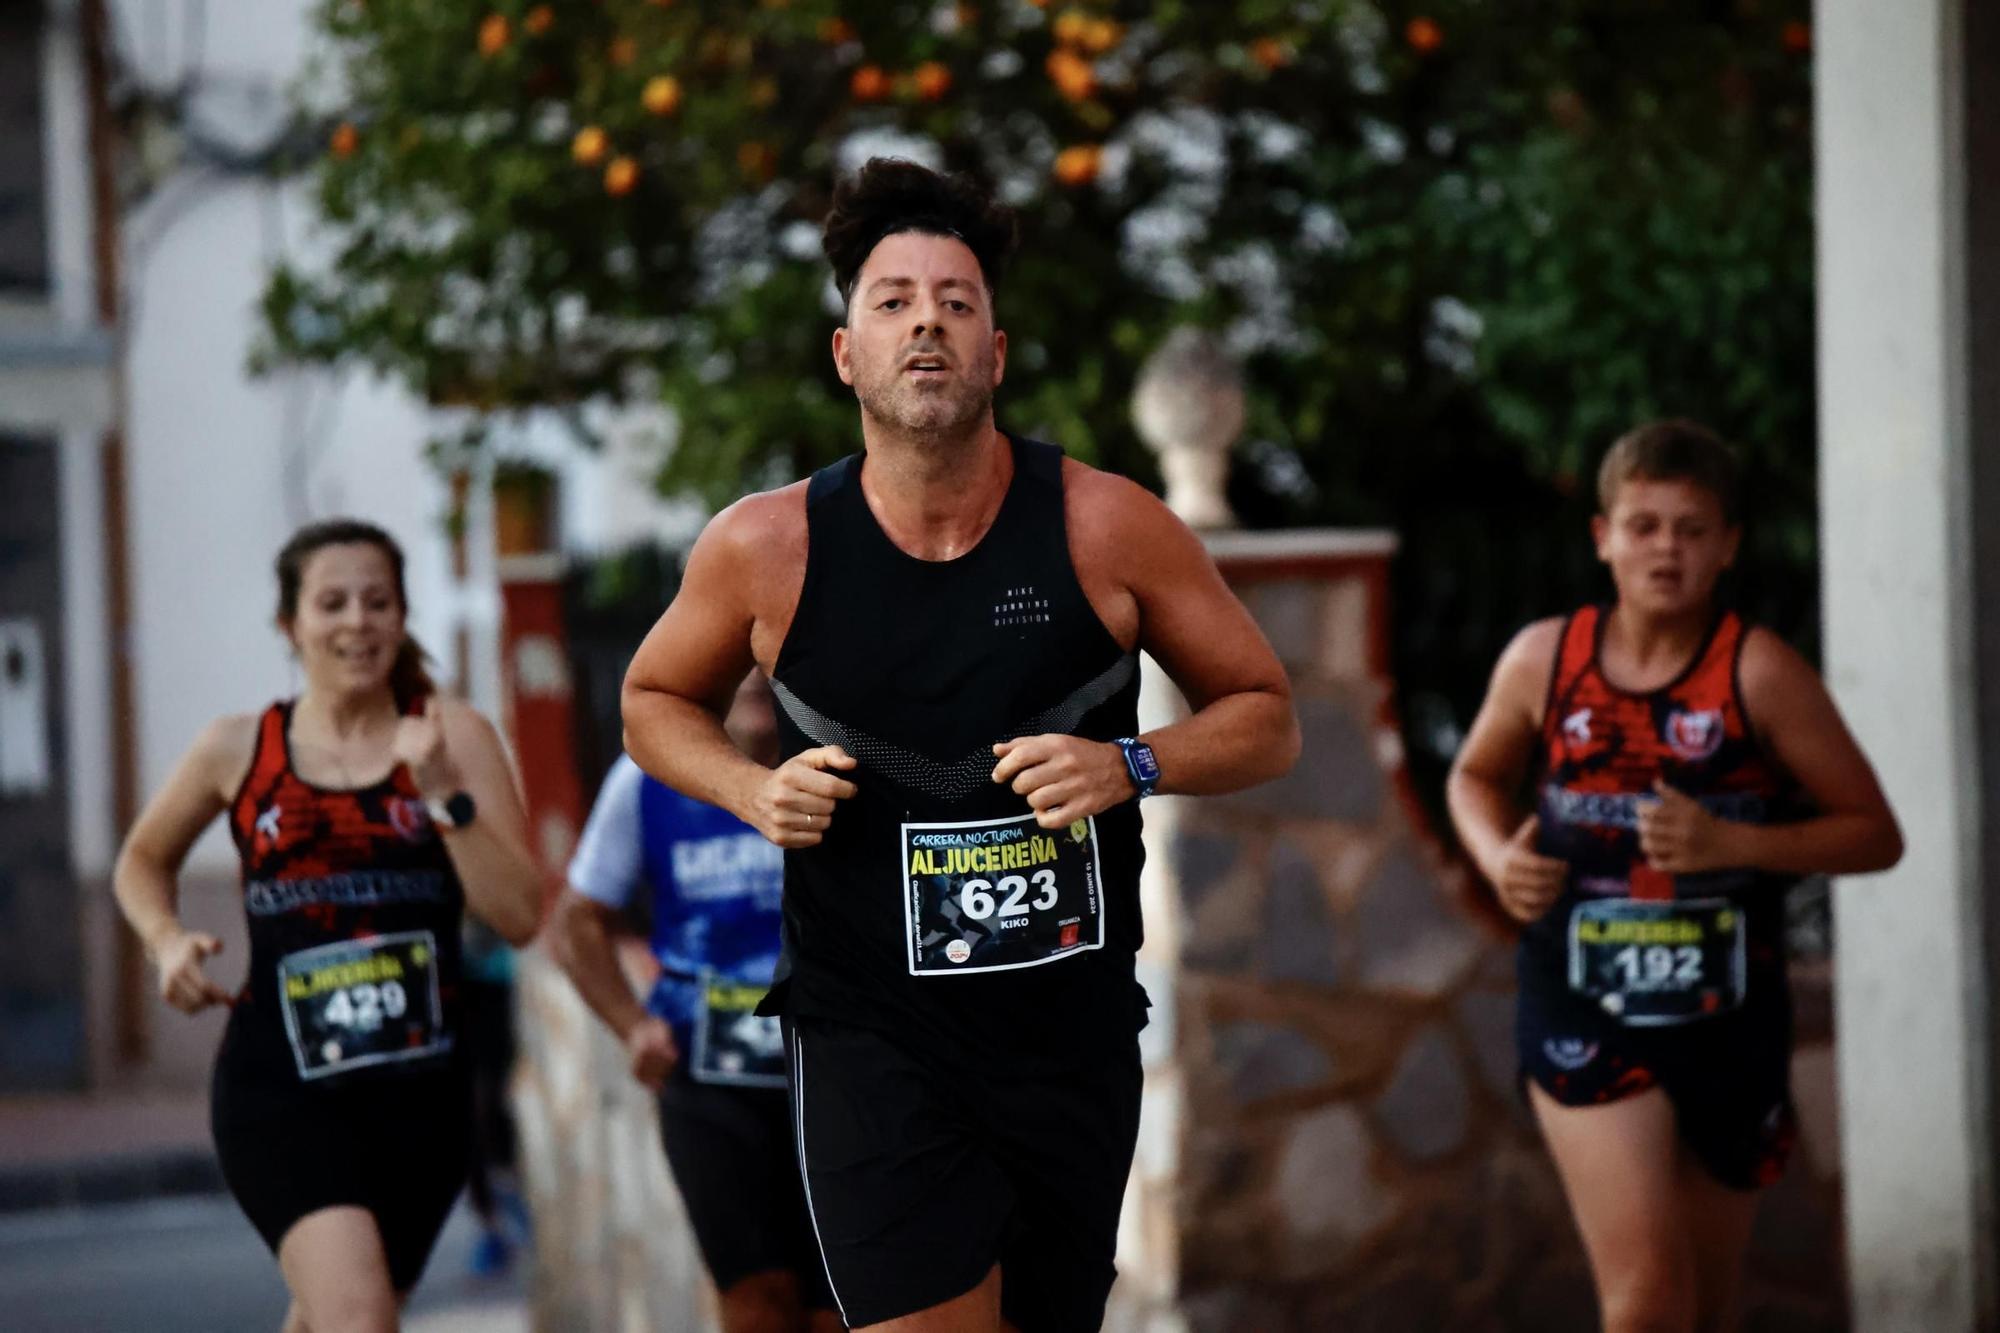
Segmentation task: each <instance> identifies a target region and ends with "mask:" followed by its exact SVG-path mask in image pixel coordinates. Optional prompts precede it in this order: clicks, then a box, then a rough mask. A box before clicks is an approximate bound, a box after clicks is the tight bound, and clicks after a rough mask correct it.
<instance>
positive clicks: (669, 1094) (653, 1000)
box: [551, 672, 845, 1333]
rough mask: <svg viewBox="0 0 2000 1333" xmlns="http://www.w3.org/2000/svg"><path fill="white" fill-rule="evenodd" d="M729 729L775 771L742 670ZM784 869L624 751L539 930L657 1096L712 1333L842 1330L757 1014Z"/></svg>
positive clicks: (768, 1029)
mask: <svg viewBox="0 0 2000 1333" xmlns="http://www.w3.org/2000/svg"><path fill="white" fill-rule="evenodd" d="M725 726H726V729H727V731H728V733H729V735H730V737H731V738H732V739H733V740H734V741H735V743H736V744H737V745H739V746H740V747H741V748H742V750H743V752H744V753H745V754H747V755H750V756H752V757H753V758H755V759H757V760H758V761H759V762H761V763H774V762H776V760H777V757H778V731H777V722H776V719H775V718H774V717H773V715H772V711H771V692H770V689H769V688H768V687H767V686H766V685H765V684H764V678H763V676H762V675H761V674H758V673H755V672H752V673H751V674H749V675H748V676H746V677H744V679H743V683H742V685H741V686H740V687H739V689H738V690H737V693H736V699H735V702H734V705H733V706H732V707H731V708H730V711H729V716H728V719H727V721H726V723H725ZM783 858H784V854H783V853H782V852H780V851H779V850H778V849H777V848H775V847H773V846H772V845H771V844H770V843H769V842H766V841H765V840H764V838H763V837H762V836H760V835H759V834H758V833H757V831H756V830H754V829H752V828H750V827H749V826H748V825H746V824H744V823H743V822H742V821H741V820H739V819H737V818H736V816H734V815H732V814H730V813H729V812H728V811H726V810H717V809H715V808H714V807H713V806H708V805H703V804H702V803H701V802H699V801H693V800H690V799H688V798H687V797H685V796H683V795H681V794H680V793H679V792H676V791H673V790H671V789H670V788H667V787H663V786H661V785H660V784H659V783H658V782H657V781H655V780H654V779H652V778H649V777H647V776H646V775H645V774H644V773H642V772H640V771H639V768H638V766H637V765H636V764H634V763H633V762H632V761H631V760H630V759H628V758H625V757H623V756H620V757H619V759H618V762H617V763H616V764H614V765H613V766H612V769H611V772H610V774H609V775H608V776H606V778H605V779H604V786H603V788H602V789H601V790H600V791H599V793H598V797H597V804H596V805H595V806H594V807H592V809H591V812H590V820H589V822H588V823H587V824H586V825H585V826H584V831H583V839H582V841H581V842H579V843H578V845H577V849H576V856H575V857H574V858H573V859H572V860H571V861H570V865H569V885H570V886H569V890H568V891H567V892H566V893H564V895H563V897H562V900H561V902H560V904H559V905H558V907H557V909H556V916H555V922H554V931H553V933H552V937H551V938H552V941H553V943H554V945H555V951H556V956H557V957H558V959H559V960H560V961H561V963H562V966H563V970H564V971H566V972H567V973H569V975H570V979H571V980H572V981H574V982H575V983H576V988H577V991H578V993H579V994H581V995H582V996H583V998H584V1002H585V1003H587V1004H588V1005H589V1006H590V1007H591V1009H592V1010H594V1011H595V1012H596V1014H597V1016H598V1017H599V1018H601V1019H603V1020H604V1022H605V1025H606V1026H608V1027H609V1028H610V1029H611V1030H612V1031H613V1032H615V1033H616V1034H617V1035H618V1039H619V1041H620V1042H621V1043H622V1044H623V1045H624V1047H625V1050H626V1052H627V1054H628V1056H629V1057H630V1060H631V1065H632V1074H633V1077H635V1078H637V1079H638V1080H639V1081H640V1082H642V1083H644V1084H645V1085H646V1086H648V1087H650V1088H652V1089H654V1090H655V1091H656V1092H658V1093H659V1094H660V1138H661V1140H662V1142H663V1143H664V1144H665V1146H666V1153H667V1164H668V1166H669V1167H671V1168H672V1170H673V1174H674V1182H675V1184H676V1185H677V1186H678V1187H679V1188H680V1192H681V1199H682V1201H683V1202H684V1203H685V1204H686V1205H687V1212H688V1220H689V1222H690V1223H691V1224H692V1226H693V1227H694V1234H695V1241H696V1243H697V1244H698V1245H699V1246H700V1247H701V1255H702V1260H703V1262H705V1263H706V1264H707V1265H708V1272H709V1276H710V1277H711V1278H713V1279H714V1281H715V1287H716V1290H717V1292H718V1293H719V1294H720V1304H721V1309H722V1327H723V1333H806V1330H813V1331H814V1333H829V1331H831V1330H838V1329H840V1328H843V1327H845V1326H844V1325H843V1324H841V1322H840V1320H839V1318H838V1316H836V1315H835V1314H834V1312H833V1307H832V1301H831V1300H830V1299H829V1297H828V1295H827V1291H826V1278H825V1271H824V1269H823V1267H822V1265H821V1264H820V1259H819V1252H818V1248H817V1247H816V1246H815V1244H814V1242H813V1237H812V1229H811V1224H810V1222H809V1221H808V1220H807V1218H806V1208H805V1195H804V1192H803V1191H802V1190H801V1188H800V1184H799V1173H798V1155H797V1149H796V1148H795V1147H794V1146H793V1138H792V1116H791V1108H790V1106H789V1105H788V1104H787V1102H786V1100H785V1059H784V1048H783V1042H782V1039H781V1037H780V1036H779V1033H778V1025H777V1023H776V1022H775V1021H774V1020H772V1019H768V1018H759V1017H758V1016H757V1015H756V1014H755V1013H753V1012H752V1010H753V1009H754V1008H755V1007H756V1004H757V1002H758V1001H759V1000H761V999H762V998H763V997H764V992H765V991H766V989H768V988H769V986H770V984H771V969H772V967H773V966H774V965H775V964H776V962H777V959H778V904H779V899H780V896H781V894H782V891H783V888H784V859H783ZM642 883H643V884H645V885H647V886H649V887H650V888H651V890H652V897H651V908H652V911H651V914H650V915H651V919H652V920H651V925H652V944H653V956H654V958H655V960H656V961H657V962H658V964H659V968H660V974H659V977H658V979H657V980H656V981H655V982H654V985H653V987H652V991H651V993H650V995H649V996H648V999H647V1003H646V1004H644V1005H641V1004H640V1002H639V1000H638V998H637V997H636V996H635V995H634V994H633V993H632V987H631V985H630V984H629V983H628V982H627V981H626V979H625V974H624V972H623V970H622V969H621V968H620V966H619V962H618V957H617V952H616V949H615V946H614V944H613V935H614V934H615V933H616V932H617V931H618V930H619V929H620V925H619V923H618V921H617V920H616V918H617V916H618V914H619V913H621V912H623V911H624V910H625V908H626V907H627V906H628V905H629V904H630V903H631V901H632V898H633V895H634V893H635V891H636V890H637V889H638V888H639V886H640V885H641V884H642Z"/></svg>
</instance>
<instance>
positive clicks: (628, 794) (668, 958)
mask: <svg viewBox="0 0 2000 1333" xmlns="http://www.w3.org/2000/svg"><path fill="white" fill-rule="evenodd" d="M569 882H570V887H572V888H574V889H575V890H576V891H577V892H578V893H580V894H582V895H583V896H584V897H586V898H589V899H591V900H593V901H595V902H600V903H603V904H604V905H605V906H607V907H613V908H620V909H622V908H624V907H626V906H627V905H628V904H629V903H630V902H631V901H632V895H633V893H635V892H636V891H637V890H638V888H639V887H640V885H642V884H643V885H645V886H647V887H649V888H651V890H652V893H653V936H652V945H653V954H654V956H655V957H656V958H658V959H659V960H660V967H661V969H662V971H661V975H660V980H659V983H658V984H657V985H655V986H654V988H653V993H652V995H651V996H650V997H649V999H648V1001H647V1007H648V1008H649V1009H651V1010H652V1012H654V1013H656V1014H658V1015H659V1016H660V1017H662V1018H664V1019H666V1020H667V1022H668V1023H669V1024H670V1025H671V1026H672V1027H673V1030H674V1040H675V1041H676V1042H679V1043H680V1044H681V1049H682V1050H683V1051H686V1050H688V1049H689V1045H688V1043H689V1041H690V1039H691V1029H692V1026H693V1024H694V1021H695V1017H696V1015H697V1013H698V1012H699V1010H700V1005H701V993H700V979H701V978H702V976H703V975H705V974H706V975H710V976H714V977H716V978H718V979H721V980H727V981H735V982H742V983H744V984H747V985H755V986H769V985H770V984H771V972H772V969H773V968H775V967H776V966H777V961H778V932H779V921H780V907H781V905H782V902H783V897H784V886H785V854H784V852H783V851H782V850H781V849H779V848H778V847H775V846H773V845H772V844H771V843H770V842H768V841H766V840H765V838H764V836H763V835H762V834H760V833H758V832H757V831H756V830H755V829H753V828H751V827H750V826H749V825H748V824H745V823H744V822H743V821H742V820H740V819H738V818H737V817H736V816H734V815H732V814H730V813H729V812H728V811H726V810H719V809H717V808H715V807H714V806H711V805H704V804H702V803H701V802H700V801H697V800H694V799H692V798H690V797H687V796H683V795H681V794H680V793H679V792H677V791H675V790H673V789H672V788H671V787H668V786H666V785H665V784H664V783H661V782H659V781H657V780H656V779H654V778H651V777H648V776H647V775H646V773H645V772H644V771H643V770H641V769H640V767H639V766H638V765H637V764H635V763H633V762H632V760H631V758H630V757H629V756H626V755H620V756H619V757H618V762H617V763H616V764H614V765H613V766H612V768H611V772H610V773H609V774H608V775H606V777H605V779H604V787H603V789H602V790H601V791H599V792H598V795H597V804H596V805H595V806H594V807H593V808H592V809H591V812H590V819H589V821H588V822H587V823H586V824H585V825H584V829H583V838H582V840H581V841H580V842H579V843H578V844H577V849H576V855H575V856H574V857H573V858H571V860H570V863H569Z"/></svg>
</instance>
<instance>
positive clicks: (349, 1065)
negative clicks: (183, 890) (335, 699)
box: [218, 702, 465, 1087]
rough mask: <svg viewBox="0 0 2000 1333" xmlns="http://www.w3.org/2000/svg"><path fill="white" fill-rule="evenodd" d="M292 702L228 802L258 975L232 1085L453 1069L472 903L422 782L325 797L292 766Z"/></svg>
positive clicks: (227, 1047)
mask: <svg viewBox="0 0 2000 1333" xmlns="http://www.w3.org/2000/svg"><path fill="white" fill-rule="evenodd" d="M291 720H292V704H291V703H290V702H281V703H275V704H272V705H271V706H270V707H269V708H268V709H266V710H265V711H264V715H263V717H262V719H261V720H260V721H259V723H258V727H257V750H256V754H255V756H254V758H253V759H252V761H251V764H250V771H249V772H248V773H247V774H246V775H245V776H244V779H243V784H242V786H241V787H240V788H239V789H238V791H237V793H236V798H235V800H233V801H232V802H231V803H230V807H229V832H230V834H231V836H232V837H233V838H234V840H235V843H236V850H237V854H238V855H239V856H240V857H241V858H242V862H243V905H244V910H245V913H246V915H247V917H248V920H249V927H250V965H249V976H248V978H247V979H246V980H245V982H244V985H243V990H242V992H241V993H240V994H239V995H238V996H237V999H236V1004H235V1009H234V1011H233V1012H232V1013H231V1015H230V1020H229V1026H228V1029H227V1030H226V1032H225V1033H224V1036H223V1044H222V1049H221V1051H220V1053H219V1057H218V1059H219V1063H220V1066H221V1072H222V1073H223V1075H224V1076H225V1077H231V1078H242V1079H251V1080H257V1081H276V1082H278V1083H281V1084H286V1085H291V1084H303V1085H306V1086H310V1087H335V1086H348V1085H351V1084H352V1083H354V1082H355V1081H356V1080H357V1079H363V1080H370V1079H376V1078H382V1077H390V1076H406V1075H410V1074H415V1073H420V1072H426V1073H427V1072H438V1071H443V1070H446V1069H449V1068H451V1067H452V1066H453V1065H454V1058H453V1052H454V1046H455V1044H456V1035H457V1029H458V1023H459V1005H460V994H459V991H460V957H459V952H460V942H459V924H460V920H461V913H462V911H463V908H464V902H465V897H464V892H463V890H462V889H461V887H460V885H459V881H458V874H457V872H456V871H455V870H454V869H453V867H452V863H451V857H450V854H449V853H447V852H446V851H445V847H444V843H443V840H442V839H441V838H440V837H439V836H438V832H437V829H436V828H435V827H433V826H432V824H431V820H430V816H429V814H428V813H427V812H426V810H425V807H424V802H423V799H422V797H421V796H420V794H419V793H418V791H417V786H416V782H415V780H414V779H412V778H411V776H410V773H409V770H408V769H407V768H405V767H403V766H402V765H400V764H399V765H397V766H396V767H395V768H394V769H393V770H391V771H390V773H389V775H388V776H387V777H385V778H383V779H382V780H381V781H380V782H376V783H374V784H372V785H370V786H367V787H359V788H352V789H336V788H326V787H318V786H315V785H313V784H312V783H309V782H307V781H306V780H305V779H303V778H301V777H300V776H299V775H298V772H297V771H296V770H295V769H294V768H293V767H292V758H291V745H290V739H289V736H290V730H291Z"/></svg>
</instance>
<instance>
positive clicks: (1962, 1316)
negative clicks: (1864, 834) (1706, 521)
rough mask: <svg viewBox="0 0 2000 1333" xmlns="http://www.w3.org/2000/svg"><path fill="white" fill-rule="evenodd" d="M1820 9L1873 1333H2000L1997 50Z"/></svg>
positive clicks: (1855, 1190)
mask: <svg viewBox="0 0 2000 1333" xmlns="http://www.w3.org/2000/svg"><path fill="white" fill-rule="evenodd" d="M1817 10H1818V22H1817V26H1816V30H1815V46H1816V49H1817V56H1818V66H1819V67H1818V70H1817V78H1816V83H1817V103H1816V106H1815V109H1814V125H1815V134H1816V137H1817V150H1818V190H1819V207H1818V217H1819V248H1820V265H1819V273H1820V281H1819V296H1820V319H1819V338H1820V347H1819V393H1820V411H1819V420H1820V468H1821V471H1820V524H1821V534H1822V543H1821V549H1822V562H1823V563H1822V578H1823V595H1824V604H1825V615H1826V666H1827V675H1828V679H1829V682H1830V684H1831V685H1832V687H1833V691H1834V694H1835V696H1836V697H1837V698H1838V699H1839V700H1840V702H1841V705H1842V707H1843V709H1844V710H1845V711H1846V714H1847V717H1848V719H1849V721H1850V723H1851V724H1852V726H1853V728H1854V731H1855V733H1856V735H1857V736H1858V737H1859V738H1860V740H1861V742H1862V744H1863V745H1864V746H1865V747H1866V748H1867V749H1868V751H1869V753H1870V754H1871V755H1872V756H1873V758H1874V760H1875V763H1876V766H1877V769H1878V770H1879V772H1880V774H1881V776H1882V779H1883V782H1884V785H1885V786H1886V787H1887V789H1888V793H1889V796H1890V799H1891V800H1892V801H1893V802H1894V803H1895V805H1896V809H1897V813H1898V814H1899V815H1900V816H1901V819H1902V821H1903V829H1904V833H1905V836H1906V838H1907V841H1908V852H1907V853H1906V855H1905V857H1904V859H1903V862H1902V864H1901V865H1900V866H1899V867H1898V868H1897V869H1896V870H1894V871H1892V872H1891V873H1890V874H1888V875H1885V876H1881V877H1874V878H1869V879H1865V880H1856V881H1853V882H1850V883H1844V884H1841V885H1840V886H1839V887H1838V888H1837V889H1836V891H1835V897H1834V908H1835V920H1836V930H1837V934H1838V938H1839V941H1840V966H1839V970H1838V976H1837V981H1836V995H1837V1001H1838V1005H1837V1008H1838V1025H1839V1033H1840V1088H1841V1113H1842V1117H1843V1120H1844V1124H1845V1129H1846V1138H1845V1143H1844V1161H1845V1167H1846V1175H1847V1186H1848V1193H1847V1199H1848V1208H1847V1216H1848V1232H1849V1242H1850V1243H1849V1264H1850V1281H1851V1285H1852V1290H1853V1302H1854V1321H1855V1322H1854V1327H1855V1328H1857V1329H1859V1330H1863V1333H1874V1331H1876V1330H1881V1331H1882V1333H1888V1331H1889V1330H1898V1331H1900V1330H1905V1329H1917V1328H1922V1329H1990V1328H1994V1327H1996V1322H1995V1321H1996V1314H1995V1300H1994V1283H1995V1263H1996V1248H1995V1242H1996V1236H1995V1231H1994V1221H1993V1209H1994V1190H1993V1180H1992V1165H1993V1158H1994V1147H1995V1117H1994V1115H1993V1106H1992V1101H1993V1091H1992V1070H1993V1060H1994V1043H1993V1032H1992V1023H1991V1019H1990V1017H1989V1005H1990V1003H1991V999H1990V997H1991V984H1990V978H1991V966H1992V964H1991V957H1992V953H1991V946H1990V942H1989V933H1990V932H1991V931H1992V929H1993V924H1994V923H1993V915H1994V914H1993V913H1992V912H1991V910H1990V909H1988V907H1987V906H1986V898H1987V889H1986V884H1985V876H1986V866H1987V858H1988V855H1989V853H1988V847H1987V842H1988V840H1989V839H1991V838H1992V837H1993V836H1994V835H1995V829H1996V825H1995V821H1994V820H1992V819H1991V818H1988V817H1987V812H1988V811H1989V810H1991V809H1992V808H1993V804H1994V801H1995V793H1994V777H1993V773H1994V769H1993V766H1992V764H1991V763H1990V762H1982V761H1983V758H1984V756H1985V755H1990V754H1991V753H1992V752H1993V751H1992V749H1991V746H1992V744H1993V743H1994V742H1995V740H1996V739H2000V737H1996V735H1995V716H1994V715H1995V709H1994V708H1993V706H1992V705H1991V704H1990V703H1982V700H1981V698H1980V688H1979V687H1980V683H1981V681H1982V679H1985V678H1988V677H1990V675H1991V672H1992V670H1993V667H1994V665H1995V664H1996V662H2000V637H1996V631H1995V628H1994V623H1993V618H1994V615H1995V613H1996V611H2000V606H1997V605H1996V603H1995V598H1996V584H2000V580H1996V578H1995V575H1994V571H1995V569H1996V564H1995V563H1994V562H1995V560H1996V559H2000V544H1996V539H1995V537H1994V535H1993V534H1992V533H1991V531H1990V529H1991V528H1992V527H1993V524H1992V523H1991V522H1990V521H1988V522H1986V523H1984V524H1981V523H1980V522H1979V521H1978V519H1979V518H1980V517H1986V518H1989V519H1990V514H1991V513H1992V512H2000V511H1996V510H1995V507H1994V504H1993V501H1994V500H1996V499H2000V494H1996V482H2000V475H1996V465H1995V462H1994V458H1993V452H1994V449H1995V447H1996V445H2000V439H1995V438H1992V437H1993V436H1994V435H1995V431H1996V429H2000V403H1996V402H1995V400H1994V388H1993V385H1992V381H1993V379H1994V372H1995V370H1996V369H2000V364H1996V352H2000V348H1996V346H1995V336H1994V335H1995V321H1996V320H2000V291H1996V289H1995V283H1994V280H1993V279H1994V277H1995V273H1994V265H1995V260H1994V258H1993V255H1994V251H1995V247H1996V245H2000V225H1996V221H1995V217H1994V213H1995V209H1996V205H2000V172H1996V170H1995V164H1996V163H2000V153H1996V151H1995V150H1996V144H1995V135H1996V131H1995V129H1994V115H1993V111H1994V107H1993V105H1992V101H1993V94H1992V92H1991V91H1990V90H1991V89H1992V86H1993V84H1994V82H1995V80H1996V79H2000V42H1997V41H1996V32H1995V29H1996V23H1995V19H1994V17H1993V14H1992V6H1991V5H1986V4H1981V3H1977V2H1976V0H1900V2H1899V3H1897V4H1894V5H1883V4H1879V3H1874V2H1873V0H1821V3H1820V4H1819V5H1818V6H1817ZM1982 105H1983V106H1984V108H1985V112H1986V114H1984V115H1969V114H1968V107H1976V106H1982ZM1982 445H1983V446H1984V447H1983V448H1981V447H1980V446H1982ZM1982 529H1983V530H1982Z"/></svg>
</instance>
